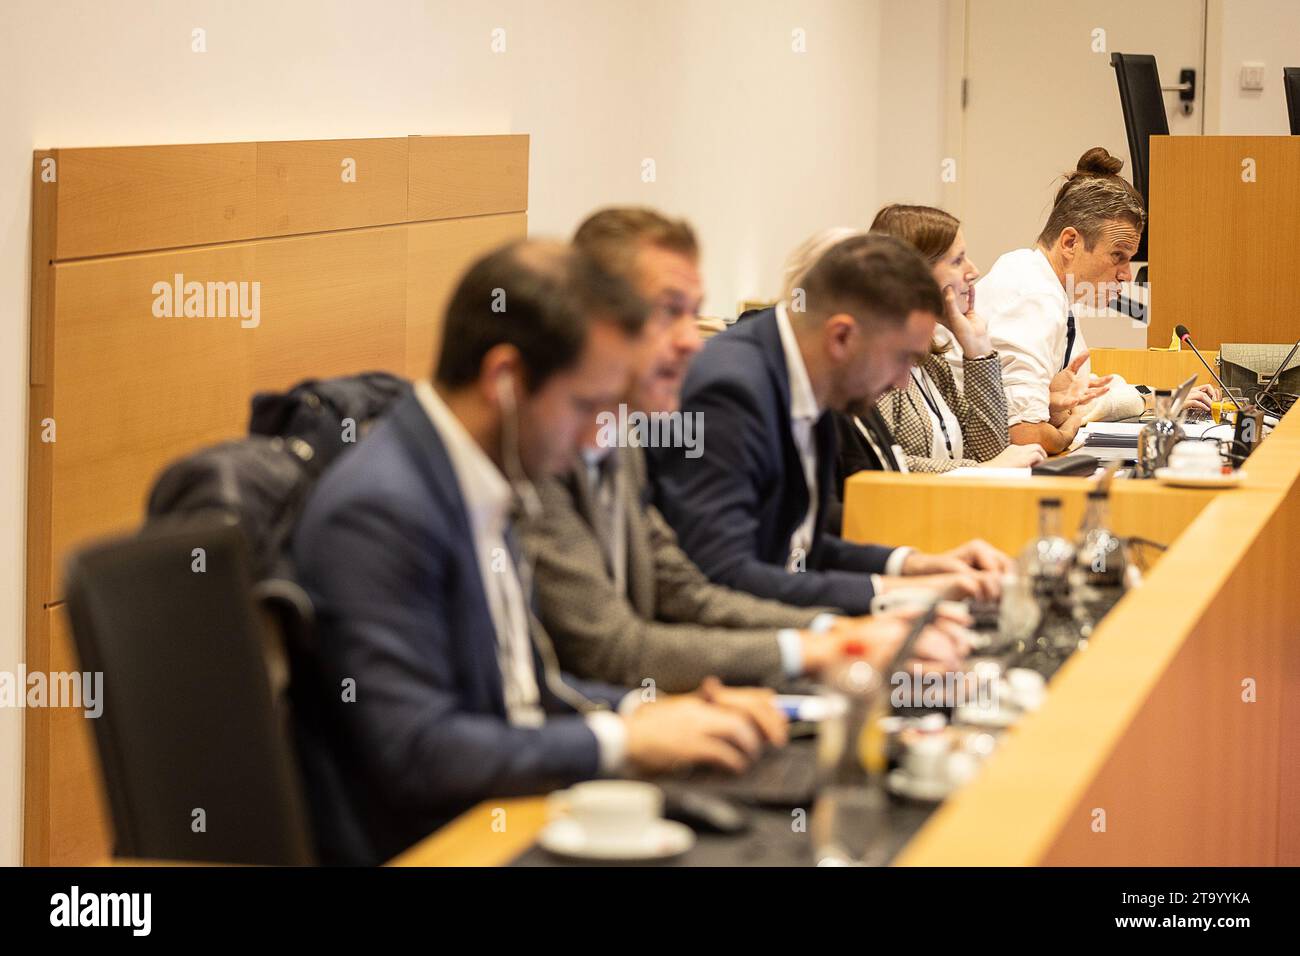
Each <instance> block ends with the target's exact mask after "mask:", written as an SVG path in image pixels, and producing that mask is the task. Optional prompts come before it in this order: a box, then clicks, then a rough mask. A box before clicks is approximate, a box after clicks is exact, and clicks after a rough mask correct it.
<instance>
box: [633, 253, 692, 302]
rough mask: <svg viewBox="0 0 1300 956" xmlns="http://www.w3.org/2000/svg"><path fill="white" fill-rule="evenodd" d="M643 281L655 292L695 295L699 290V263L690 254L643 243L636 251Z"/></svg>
mask: <svg viewBox="0 0 1300 956" xmlns="http://www.w3.org/2000/svg"><path fill="white" fill-rule="evenodd" d="M637 264H638V266H639V267H640V269H639V271H640V273H641V277H642V279H643V281H645V282H647V283H649V284H650V285H653V286H654V289H655V291H656V292H671V293H678V294H681V295H686V296H695V295H698V294H699V292H700V285H701V283H700V269H699V265H698V264H697V263H696V262H695V260H694V259H692V258H691V257H690V256H687V255H685V254H684V253H681V252H676V251H674V250H672V249H664V248H662V247H660V246H651V245H644V246H642V247H641V249H640V250H639V251H638V253H637Z"/></svg>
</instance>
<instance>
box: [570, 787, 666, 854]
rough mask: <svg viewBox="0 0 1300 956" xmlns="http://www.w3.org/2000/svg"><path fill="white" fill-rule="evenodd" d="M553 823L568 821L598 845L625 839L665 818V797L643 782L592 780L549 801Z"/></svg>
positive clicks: (656, 788)
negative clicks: (557, 820)
mask: <svg viewBox="0 0 1300 956" xmlns="http://www.w3.org/2000/svg"><path fill="white" fill-rule="evenodd" d="M546 808H547V813H548V815H549V816H550V818H551V819H552V820H556V819H567V820H570V821H572V822H573V823H574V824H576V825H577V826H578V827H580V828H581V829H582V832H583V834H584V835H585V836H586V837H587V838H588V839H589V840H592V841H594V842H598V843H599V842H612V841H619V840H625V839H627V838H628V837H629V836H632V835H634V834H637V833H641V832H642V831H644V830H645V829H646V828H647V827H648V826H650V825H651V824H653V823H654V822H655V821H656V820H658V819H659V818H660V817H662V816H663V809H664V794H663V791H662V790H660V789H659V788H658V787H656V786H655V785H654V784H652V783H644V782H642V781H639V780H589V781H587V782H586V783H579V784H574V785H573V786H572V787H570V788H569V789H568V790H560V791H558V792H556V793H553V794H551V795H550V796H549V797H548V798H547V804H546Z"/></svg>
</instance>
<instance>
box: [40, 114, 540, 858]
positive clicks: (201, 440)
mask: <svg viewBox="0 0 1300 956" xmlns="http://www.w3.org/2000/svg"><path fill="white" fill-rule="evenodd" d="M469 139H471V140H474V142H472V143H468V144H466V145H465V146H463V147H461V146H458V140H459V138H456V137H435V138H423V137H414V138H407V137H400V138H393V139H379V140H336V141H313V142H302V143H294V142H276V143H235V144H217V145H205V146H164V147H128V148H123V149H72V150H43V151H38V152H36V153H34V155H33V190H32V224H33V237H32V309H31V376H30V390H29V411H30V413H31V425H30V432H29V434H30V438H29V444H28V448H29V454H28V513H27V588H26V594H27V614H26V641H27V653H26V662H27V665H28V667H29V669H32V670H35V669H40V670H46V671H48V670H50V669H51V668H54V669H61V668H63V667H65V666H69V661H70V657H69V655H70V653H71V651H70V644H69V643H68V640H67V637H68V635H67V631H66V627H63V626H62V624H61V618H62V614H61V611H58V610H57V605H58V603H59V600H60V598H61V582H60V576H61V572H62V569H63V566H64V562H65V561H66V558H67V556H68V554H69V553H70V552H71V551H72V550H74V549H75V548H77V547H80V546H82V545H84V544H85V543H87V542H89V541H91V540H93V539H95V538H99V537H102V536H105V535H109V534H113V533H119V532H126V531H130V530H132V529H133V528H135V527H136V526H137V525H138V524H139V521H140V519H141V517H142V516H143V509H144V504H145V496H146V494H147V492H148V489H149V487H150V485H151V484H152V482H153V480H154V479H155V478H156V476H157V474H158V472H159V470H160V469H161V468H162V467H164V466H165V465H166V464H168V463H169V462H171V461H173V460H175V459H176V458H178V457H179V456H181V455H184V454H186V453H188V452H190V451H192V450H194V449H196V448H199V447H202V446H204V445H207V444H211V443H213V442H217V441H221V440H224V439H227V438H232V437H237V436H239V435H242V434H244V433H245V431H246V427H247V421H248V412H249V404H248V403H249V398H250V397H251V395H252V394H253V392H254V391H256V390H262V389H282V388H285V387H288V386H290V385H292V384H294V383H295V382H297V381H299V380H301V379H304V378H312V377H324V376H330V375H339V374H346V373H350V372H358V371H365V370H371V369H385V370H388V371H392V372H395V373H397V374H410V375H423V374H427V373H428V371H429V368H430V366H431V365H432V355H433V349H434V347H435V343H436V341H437V330H438V326H439V324H440V315H441V310H442V308H443V306H444V305H445V303H446V300H447V298H448V296H449V294H450V291H451V288H452V286H453V285H454V283H455V281H456V280H457V278H458V277H459V275H460V273H461V272H462V271H463V269H464V268H465V266H467V265H468V264H469V262H470V261H471V260H472V259H474V258H475V257H477V256H478V255H481V254H482V253H484V252H486V251H487V250H488V249H490V248H492V247H494V246H496V245H499V244H500V243H502V242H504V241H506V240H508V239H513V238H521V237H523V235H524V234H525V232H526V228H527V216H526V212H525V209H526V203H527V172H528V137H527V136H505V137H470V138H469ZM412 143H417V144H418V145H417V146H416V147H415V148H414V150H413V149H412V145H411V144H412ZM413 152H414V154H415V155H414V156H413V155H412V153H413ZM344 157H350V158H352V159H355V160H356V171H357V181H356V182H355V183H345V182H343V180H342V179H341V178H340V173H341V172H342V166H341V162H342V159H343V158H344ZM47 159H51V160H54V162H55V167H54V168H55V170H56V171H57V174H56V175H55V177H54V179H53V181H49V182H47V181H46V180H45V178H44V177H43V176H42V173H43V172H44V171H45V167H44V166H43V163H44V161H45V160H47ZM412 177H414V179H415V180H416V188H415V189H414V190H413V189H412V184H411V180H412ZM413 196H415V197H418V208H417V204H416V203H413V202H412V197H413ZM496 213H502V214H500V215H497V214H496ZM434 220H437V221H434ZM178 274H179V275H180V276H181V277H182V279H181V281H182V283H187V282H198V283H202V284H203V285H204V290H203V291H204V296H203V298H204V306H205V310H206V307H207V305H208V302H207V283H209V282H211V283H220V284H222V286H221V290H220V291H222V292H225V291H226V288H225V284H226V283H234V284H235V285H233V286H230V287H229V291H233V292H235V293H236V295H237V294H238V292H239V285H238V284H239V283H245V284H246V285H245V287H244V288H245V290H246V291H247V292H251V291H252V289H253V288H254V286H253V285H252V284H253V283H257V286H256V288H257V292H258V300H257V302H258V316H257V323H256V326H255V327H244V326H245V325H248V326H252V322H251V320H249V319H245V318H244V317H242V316H240V315H238V314H235V312H233V311H232V312H231V313H230V314H227V315H225V316H218V315H202V316H200V315H191V316H186V315H185V314H184V313H185V309H184V305H185V302H184V289H183V290H182V301H180V302H179V303H173V306H174V308H173V312H172V313H171V314H170V315H162V316H159V315H155V314H154V305H155V301H156V300H157V299H158V298H159V296H160V294H161V286H158V287H157V288H156V285H157V284H159V283H162V284H166V285H172V286H174V283H175V281H176V280H175V277H176V276H177V275H178ZM214 291H218V290H217V289H216V288H215V287H214ZM245 302H246V303H248V304H251V299H248V298H246V299H245ZM213 304H215V299H214V302H213ZM51 421H52V422H53V434H52V435H50V434H49V432H50V428H49V427H47V425H48V422H51ZM49 437H52V438H53V440H52V441H50V440H47V439H48V438H49ZM86 732H87V726H86V723H85V721H84V720H80V719H77V720H73V719H72V718H71V717H70V716H69V715H67V714H62V713H56V712H52V711H49V710H33V711H30V712H28V713H27V714H26V719H25V722H24V740H25V742H26V751H25V756H24V768H25V781H24V828H25V830H24V859H25V860H26V861H27V862H28V863H32V864H49V863H65V864H75V863H88V862H91V861H93V860H95V859H99V858H102V857H103V856H104V848H105V846H106V842H105V841H106V839H107V838H106V836H105V831H104V824H103V822H104V819H105V816H104V810H103V803H102V798H101V796H100V793H99V784H98V775H97V772H96V771H95V770H94V767H93V761H92V760H91V759H89V757H88V754H90V752H89V751H88V750H87V747H86V744H87V740H88V738H87V736H86ZM92 756H93V755H92Z"/></svg>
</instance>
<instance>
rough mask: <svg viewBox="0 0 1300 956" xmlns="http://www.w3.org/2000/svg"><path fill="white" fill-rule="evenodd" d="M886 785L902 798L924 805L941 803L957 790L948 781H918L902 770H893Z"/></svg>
mask: <svg viewBox="0 0 1300 956" xmlns="http://www.w3.org/2000/svg"><path fill="white" fill-rule="evenodd" d="M885 785H886V786H887V787H889V789H890V791H891V792H893V793H896V794H898V795H899V796H900V797H907V798H908V799H910V800H919V801H921V802H923V803H939V802H940V801H941V800H943V799H944V798H945V797H946V796H948V794H950V793H952V792H953V791H954V790H956V789H957V788H956V787H954V786H953V785H952V784H951V783H949V782H948V781H946V780H940V781H932V780H918V779H917V778H915V777H913V776H912V775H911V774H910V773H904V772H903V771H902V770H891V771H890V773H889V776H888V777H886V778H885Z"/></svg>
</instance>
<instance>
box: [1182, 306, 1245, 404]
mask: <svg viewBox="0 0 1300 956" xmlns="http://www.w3.org/2000/svg"><path fill="white" fill-rule="evenodd" d="M1174 335H1176V336H1178V341H1180V342H1182V343H1183V344H1184V345H1186V346H1187V347H1188V348H1189V349H1191V350H1192V351H1193V352H1195V353H1196V357H1197V358H1198V359H1200V360H1201V364H1202V365H1204V366H1205V370H1206V371H1207V372H1209V373H1210V375H1212V376H1213V377H1214V380H1215V381H1216V382H1218V383H1219V388H1221V389H1223V397H1224V398H1225V399H1227V400H1228V401H1230V402H1232V407H1233V408H1235V409H1236V410H1237V412H1238V413H1240V412H1241V406H1240V405H1238V404H1237V402H1236V400H1235V399H1234V398H1233V397H1232V396H1231V395H1229V394H1228V386H1226V385H1224V384H1223V379H1221V378H1219V373H1218V372H1216V371H1215V370H1214V369H1212V368H1210V363H1209V362H1207V361H1205V356H1204V355H1202V354H1201V353H1200V350H1199V349H1197V347H1196V346H1195V345H1193V344H1192V333H1191V332H1188V331H1187V326H1185V325H1176V326H1174Z"/></svg>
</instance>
